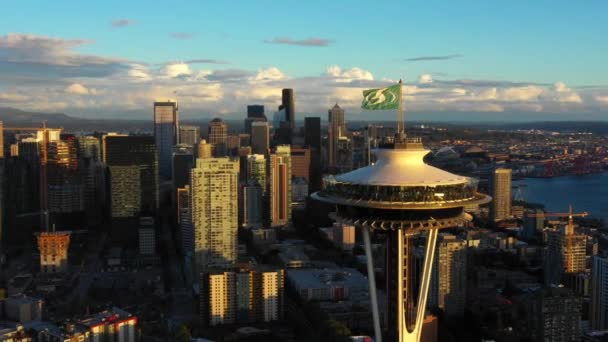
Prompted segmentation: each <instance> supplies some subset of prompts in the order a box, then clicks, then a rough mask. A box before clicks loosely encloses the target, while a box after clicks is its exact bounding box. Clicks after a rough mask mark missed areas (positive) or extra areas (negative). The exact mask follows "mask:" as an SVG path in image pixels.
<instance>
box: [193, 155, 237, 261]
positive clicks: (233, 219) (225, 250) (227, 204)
mask: <svg viewBox="0 0 608 342" xmlns="http://www.w3.org/2000/svg"><path fill="white" fill-rule="evenodd" d="M238 173H239V163H238V162H237V161H231V160H230V159H228V158H206V159H200V158H199V159H197V160H196V167H195V168H193V169H192V173H191V176H190V212H191V215H192V216H191V224H192V227H193V230H194V263H195V268H196V270H197V273H198V272H200V271H202V270H207V269H217V268H220V269H226V268H231V267H234V266H235V264H236V258H237V230H238Z"/></svg>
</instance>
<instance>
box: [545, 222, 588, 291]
mask: <svg viewBox="0 0 608 342" xmlns="http://www.w3.org/2000/svg"><path fill="white" fill-rule="evenodd" d="M586 257H587V236H586V235H584V234H576V232H575V231H574V223H573V222H572V219H570V220H568V224H567V225H566V226H565V227H562V228H561V229H555V230H552V231H549V232H547V249H546V251H545V257H544V260H543V261H544V267H543V270H544V276H545V284H546V285H559V284H562V283H563V282H564V274H569V275H571V274H575V273H580V272H585V270H586V266H587V262H586Z"/></svg>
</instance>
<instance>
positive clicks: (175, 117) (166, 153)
mask: <svg viewBox="0 0 608 342" xmlns="http://www.w3.org/2000/svg"><path fill="white" fill-rule="evenodd" d="M178 127H179V114H178V106H177V101H175V100H167V101H156V102H154V138H155V142H156V151H157V153H158V172H159V175H160V176H161V178H162V179H165V180H166V179H171V155H172V151H173V145H175V144H177V143H178V141H179V129H178Z"/></svg>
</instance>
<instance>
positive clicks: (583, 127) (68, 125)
mask: <svg viewBox="0 0 608 342" xmlns="http://www.w3.org/2000/svg"><path fill="white" fill-rule="evenodd" d="M297 114H299V113H296V116H297ZM303 116H320V117H321V118H322V120H323V124H325V120H324V119H325V118H324V116H322V115H316V114H301V115H300V118H301V120H299V121H298V126H302V125H303V124H302V123H301V122H300V121H303ZM243 117H244V114H243ZM45 120H46V121H47V124H48V126H49V127H62V128H64V129H65V130H66V131H85V132H93V131H105V132H108V131H117V132H151V131H152V129H153V126H152V114H150V118H149V119H148V120H141V119H140V120H132V119H95V118H80V117H74V116H69V115H66V114H64V113H40V112H29V111H23V110H20V109H16V108H11V107H0V121H2V122H4V125H5V126H13V127H14V126H27V127H38V126H42V122H43V121H45ZM209 120H210V119H209V118H201V119H200V120H182V122H183V123H190V124H195V125H199V126H201V127H203V131H205V127H206V125H207V123H208V122H209ZM347 120H348V118H347ZM225 121H226V122H227V123H228V125H229V127H230V128H231V130H232V131H239V130H240V129H241V128H242V125H243V119H235V118H231V119H227V120H225ZM375 122H376V123H378V124H383V125H386V126H391V125H393V124H394V122H392V121H375ZM417 123H421V122H419V121H410V122H408V125H415V124H417ZM424 123H425V124H430V125H432V126H441V127H453V128H459V127H460V128H462V127H467V128H478V129H482V130H485V129H497V130H516V129H539V130H550V131H556V132H590V133H594V134H608V121H534V122H532V121H531V122H484V121H476V122H464V121H460V122H449V121H440V120H429V121H426V122H424ZM348 125H349V127H351V128H359V127H362V126H365V125H366V122H364V121H361V120H348Z"/></svg>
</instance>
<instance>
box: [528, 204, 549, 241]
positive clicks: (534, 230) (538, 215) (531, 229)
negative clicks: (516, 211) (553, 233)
mask: <svg viewBox="0 0 608 342" xmlns="http://www.w3.org/2000/svg"><path fill="white" fill-rule="evenodd" d="M530 213H532V214H535V215H534V216H532V215H529V214H530ZM543 213H544V211H543V210H542V209H536V210H533V211H526V212H524V229H523V236H524V237H526V238H528V239H531V238H534V237H535V236H536V235H537V234H539V233H540V232H541V231H542V230H543V228H544V227H545V217H544V215H543Z"/></svg>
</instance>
